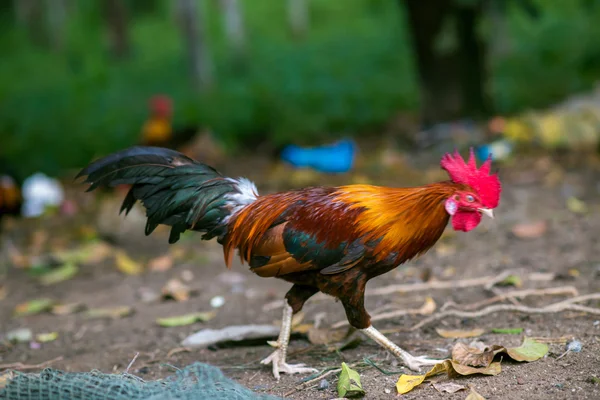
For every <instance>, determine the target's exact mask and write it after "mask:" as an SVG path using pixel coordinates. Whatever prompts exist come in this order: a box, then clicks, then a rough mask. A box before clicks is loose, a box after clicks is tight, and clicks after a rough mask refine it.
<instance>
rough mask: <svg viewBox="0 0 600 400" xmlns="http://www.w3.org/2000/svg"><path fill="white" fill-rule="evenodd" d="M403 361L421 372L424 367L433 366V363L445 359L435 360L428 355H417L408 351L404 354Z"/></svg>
mask: <svg viewBox="0 0 600 400" xmlns="http://www.w3.org/2000/svg"><path fill="white" fill-rule="evenodd" d="M402 361H404V364H405V365H406V367H407V368H409V369H410V370H412V371H415V372H420V371H421V368H422V367H431V366H433V365H436V364H439V363H442V362H444V360H434V359H431V358H428V357H427V356H419V357H415V356H413V355H410V354H408V353H405V354H404V357H402Z"/></svg>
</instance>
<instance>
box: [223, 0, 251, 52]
mask: <svg viewBox="0 0 600 400" xmlns="http://www.w3.org/2000/svg"><path fill="white" fill-rule="evenodd" d="M219 5H220V7H221V12H222V15H223V28H224V29H225V37H226V38H227V42H228V44H229V47H230V48H231V52H232V55H233V58H234V60H235V62H236V63H239V62H241V61H242V60H243V59H244V57H245V56H246V33H245V30H244V20H243V17H242V12H241V10H240V2H239V1H238V0H220V1H219Z"/></svg>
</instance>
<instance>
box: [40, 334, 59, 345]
mask: <svg viewBox="0 0 600 400" xmlns="http://www.w3.org/2000/svg"><path fill="white" fill-rule="evenodd" d="M57 338H58V332H49V333H39V334H37V335H35V340H37V341H38V342H40V343H46V342H52V341H54V340H56V339H57Z"/></svg>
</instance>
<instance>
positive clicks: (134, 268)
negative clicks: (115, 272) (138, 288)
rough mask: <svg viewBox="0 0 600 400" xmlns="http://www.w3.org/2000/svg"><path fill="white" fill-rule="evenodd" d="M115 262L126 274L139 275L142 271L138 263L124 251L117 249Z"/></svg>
mask: <svg viewBox="0 0 600 400" xmlns="http://www.w3.org/2000/svg"><path fill="white" fill-rule="evenodd" d="M115 262H116V265H117V268H118V269H119V271H121V272H123V273H124V274H127V275H139V274H141V273H142V271H143V267H142V265H141V264H140V263H138V262H136V261H134V260H132V259H131V258H130V257H129V256H128V255H127V254H126V253H125V252H124V251H122V250H119V251H117V254H116V258H115Z"/></svg>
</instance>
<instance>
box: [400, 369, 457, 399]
mask: <svg viewBox="0 0 600 400" xmlns="http://www.w3.org/2000/svg"><path fill="white" fill-rule="evenodd" d="M446 368H447V367H446V364H445V362H442V363H439V364H436V365H434V366H433V368H431V369H430V370H429V371H428V372H427V373H426V374H425V375H405V374H402V375H400V378H398V382H396V390H397V391H398V393H400V394H405V393H408V392H410V391H411V390H413V389H414V388H415V387H417V386H419V385H420V384H421V383H423V382H424V381H425V379H427V378H431V377H432V376H435V375H439V374H441V373H444V372H446Z"/></svg>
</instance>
